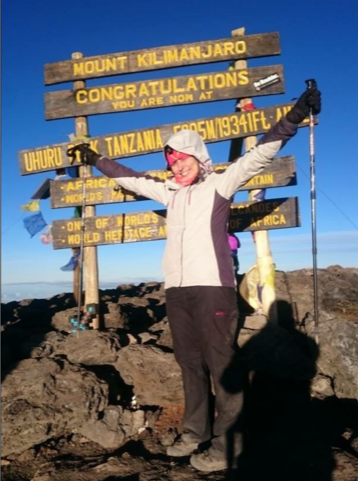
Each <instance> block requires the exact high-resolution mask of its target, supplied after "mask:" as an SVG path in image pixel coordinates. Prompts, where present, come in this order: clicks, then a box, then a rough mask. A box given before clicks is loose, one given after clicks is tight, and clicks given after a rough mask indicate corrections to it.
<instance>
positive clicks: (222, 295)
mask: <svg viewBox="0 0 358 481" xmlns="http://www.w3.org/2000/svg"><path fill="white" fill-rule="evenodd" d="M166 305H167V313H168V320H169V324H170V328H171V331H172V335H173V344H174V354H175V358H176V360H177V362H178V364H179V365H180V367H181V369H182V373H183V382H184V393H185V413H184V425H183V427H184V431H185V432H187V433H189V434H190V438H191V439H192V440H193V441H195V442H196V441H197V442H199V443H200V442H204V441H206V440H208V439H210V438H211V437H212V436H213V439H212V446H213V447H214V448H215V449H217V450H220V451H224V450H225V451H227V450H228V446H227V441H228V439H229V443H231V444H232V445H234V444H235V447H234V446H232V447H231V448H232V449H233V451H235V455H237V454H239V452H238V451H241V444H242V429H241V425H242V408H243V389H244V388H243V384H244V373H243V370H242V368H241V366H240V363H239V362H237V361H235V359H237V357H236V354H237V352H236V351H237V347H236V346H237V336H238V309H237V298H236V291H235V289H234V288H231V287H214V286H193V287H172V288H170V289H167V291H166ZM210 376H211V378H212V381H213V385H214V390H215V412H216V416H215V419H214V424H213V429H211V425H210V418H211V413H210V412H209V394H210V389H211V383H210ZM234 437H235V441H234ZM230 439H231V441H230ZM231 448H230V450H232V449H231Z"/></svg>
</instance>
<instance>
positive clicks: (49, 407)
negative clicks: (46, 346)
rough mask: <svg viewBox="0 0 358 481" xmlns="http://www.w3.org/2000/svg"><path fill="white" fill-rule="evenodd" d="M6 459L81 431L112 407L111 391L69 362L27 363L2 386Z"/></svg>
mask: <svg viewBox="0 0 358 481" xmlns="http://www.w3.org/2000/svg"><path fill="white" fill-rule="evenodd" d="M1 397H2V419H3V422H2V426H3V432H2V441H3V448H2V455H3V456H7V455H9V454H12V453H21V452H23V451H25V450H26V449H28V448H30V447H32V446H34V445H36V444H39V443H42V442H44V441H46V440H47V439H50V438H54V437H58V436H61V435H63V434H65V433H68V432H71V431H73V430H76V429H77V428H78V427H79V426H81V425H83V424H84V423H85V422H88V421H90V420H96V419H97V416H98V413H100V412H101V411H103V410H104V409H105V407H106V406H107V404H108V400H107V399H108V386H107V384H106V383H104V382H103V381H100V380H99V379H98V378H97V377H96V376H95V375H94V374H93V373H91V372H89V371H86V370H85V369H82V368H81V367H79V366H74V365H72V364H70V363H69V362H67V361H65V360H53V359H49V358H42V359H26V360H24V361H21V362H20V363H19V364H18V365H17V366H16V368H14V370H13V371H12V372H11V373H10V374H8V376H7V377H6V379H5V380H4V382H3V386H2V396H1Z"/></svg>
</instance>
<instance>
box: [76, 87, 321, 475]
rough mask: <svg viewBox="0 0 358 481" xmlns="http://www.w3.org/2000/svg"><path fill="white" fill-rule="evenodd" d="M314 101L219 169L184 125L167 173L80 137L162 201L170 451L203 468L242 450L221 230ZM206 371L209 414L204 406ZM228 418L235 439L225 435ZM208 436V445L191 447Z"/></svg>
mask: <svg viewBox="0 0 358 481" xmlns="http://www.w3.org/2000/svg"><path fill="white" fill-rule="evenodd" d="M311 108H312V110H313V113H314V114H318V113H319V112H320V109H321V96H320V92H319V91H318V90H317V89H310V90H307V91H305V92H304V93H303V94H302V95H301V97H300V98H299V99H298V101H297V102H296V104H295V105H294V107H293V108H292V110H291V111H290V112H288V113H287V115H286V116H285V117H283V118H282V119H281V120H280V121H279V122H278V123H277V124H276V125H274V126H273V127H272V128H271V129H270V130H269V131H268V132H267V133H266V134H265V135H264V136H263V137H262V138H261V140H260V142H259V143H258V144H257V145H256V146H255V147H254V148H253V149H251V150H250V151H248V152H247V153H245V154H244V155H243V156H242V157H240V158H239V159H237V160H236V161H235V162H232V163H231V164H230V165H229V167H228V168H227V169H226V170H225V171H224V172H220V173H219V172H214V171H213V168H212V161H211V158H210V156H209V153H208V150H207V148H206V146H205V144H204V142H203V140H202V139H201V137H200V135H199V134H198V133H197V132H194V131H191V130H181V131H179V132H178V133H176V134H174V135H173V136H172V137H170V139H169V140H168V141H167V142H166V144H165V147H164V156H165V159H166V163H167V169H169V170H170V172H171V174H172V176H171V177H170V178H168V179H167V180H166V181H162V180H161V179H158V178H152V177H149V176H146V175H145V174H143V173H139V172H136V171H134V170H132V169H130V168H128V167H125V166H123V165H121V164H119V163H117V162H115V161H114V160H113V159H108V158H106V157H103V156H101V155H100V154H98V153H96V152H94V151H93V150H91V149H89V147H88V146H86V145H83V148H82V154H83V155H85V156H86V159H87V160H86V161H87V162H88V163H89V164H90V165H94V166H96V168H97V169H98V170H100V171H101V172H102V173H103V174H105V175H106V176H108V177H110V178H113V179H114V180H115V181H116V182H117V183H118V184H119V185H120V186H121V187H123V188H125V189H128V190H130V191H132V192H135V193H136V194H138V195H141V196H144V197H147V198H148V199H152V200H154V201H157V202H160V203H162V204H164V205H165V206H166V207H167V232H168V234H167V242H166V248H165V253H164V260H163V270H164V278H165V290H166V308H167V314H168V320H169V324H170V328H171V332H172V335H173V345H174V355H175V358H176V360H177V362H178V364H179V365H180V367H181V370H182V374H183V384H184V395H185V412H184V420H183V433H182V434H181V436H180V437H179V438H178V439H177V440H176V442H175V443H174V444H173V445H172V446H170V447H168V449H167V454H168V455H170V456H177V457H179V456H191V457H190V463H191V464H192V466H194V468H196V469H198V470H200V471H206V472H211V471H218V470H222V469H226V468H227V467H228V459H229V456H228V453H229V452H231V456H232V457H235V458H237V457H238V456H239V455H240V453H241V451H242V429H241V431H240V429H237V426H238V419H242V416H243V413H242V410H243V398H244V393H243V388H242V389H239V390H238V389H236V388H231V387H230V382H233V383H236V384H238V382H239V381H240V376H242V373H241V371H240V370H238V372H236V373H235V376H234V378H232V379H231V380H230V379H228V377H227V372H228V369H229V366H230V365H232V361H233V359H234V356H235V354H236V349H237V336H238V309H237V297H236V280H235V275H234V269H233V263H232V257H231V254H230V248H229V244H228V238H227V225H228V218H229V213H230V204H231V200H232V196H233V195H234V194H235V193H236V192H237V190H238V189H239V188H240V187H241V186H242V185H244V184H246V182H248V181H249V180H250V179H251V178H252V177H253V176H254V175H257V174H258V173H259V172H260V171H262V170H263V169H264V168H265V167H267V166H268V165H269V164H270V163H271V161H272V159H273V157H274V156H275V155H276V154H277V152H278V151H279V150H280V149H281V148H282V147H283V145H284V144H285V143H286V142H287V141H288V140H289V139H291V138H292V137H293V136H294V135H295V134H296V132H297V127H298V124H299V123H301V122H302V121H303V120H304V119H305V118H307V117H308V115H309V111H310V109H311ZM224 378H225V382H223V379H224ZM211 379H212V382H213V385H214V391H215V416H213V413H212V412H210V405H209V395H210V391H211ZM239 384H240V382H239ZM241 385H243V382H242V383H241ZM211 419H213V424H212V423H211ZM241 424H242V423H241ZM241 424H240V425H241ZM234 426H236V427H235V429H234V431H235V432H236V438H235V439H233V438H232V436H231V437H230V436H229V435H228V433H232V430H233V427H234ZM229 439H230V441H229ZM209 440H210V441H211V446H210V447H209V449H207V450H205V451H203V452H201V451H200V450H197V448H198V447H199V445H200V444H201V443H203V442H204V441H209Z"/></svg>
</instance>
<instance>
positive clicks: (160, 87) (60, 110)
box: [45, 65, 285, 120]
mask: <svg viewBox="0 0 358 481" xmlns="http://www.w3.org/2000/svg"><path fill="white" fill-rule="evenodd" d="M270 79H272V83H271V81H270ZM266 80H267V83H265V85H267V86H266V87H265V88H262V87H263V84H262V82H263V81H266ZM284 91H285V85H284V78H283V68H282V65H272V66H268V67H253V68H246V69H242V70H235V69H233V70H226V71H223V72H213V73H203V74H198V75H185V76H182V77H168V78H162V79H155V80H143V81H139V82H131V83H121V84H112V85H101V86H97V87H89V88H81V89H78V90H59V91H57V92H49V93H47V94H45V118H46V120H53V119H63V118H66V117H79V116H87V115H96V114H105V113H115V112H125V111H128V110H143V109H153V108H158V107H169V106H175V105H185V104H195V103H201V102H213V101H216V100H228V99H237V98H244V97H255V96H258V95H271V94H280V93H283V92H284Z"/></svg>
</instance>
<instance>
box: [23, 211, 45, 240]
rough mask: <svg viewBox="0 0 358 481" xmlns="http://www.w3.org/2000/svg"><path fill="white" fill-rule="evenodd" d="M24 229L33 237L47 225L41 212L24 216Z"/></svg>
mask: <svg viewBox="0 0 358 481" xmlns="http://www.w3.org/2000/svg"><path fill="white" fill-rule="evenodd" d="M23 222H24V226H25V229H26V230H27V232H28V233H29V234H30V236H31V237H33V236H34V235H35V234H37V233H38V232H40V231H42V229H44V228H45V227H46V226H47V222H46V221H45V219H44V218H43V217H42V214H41V212H38V213H37V214H33V215H30V216H29V217H25V219H23Z"/></svg>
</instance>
